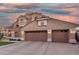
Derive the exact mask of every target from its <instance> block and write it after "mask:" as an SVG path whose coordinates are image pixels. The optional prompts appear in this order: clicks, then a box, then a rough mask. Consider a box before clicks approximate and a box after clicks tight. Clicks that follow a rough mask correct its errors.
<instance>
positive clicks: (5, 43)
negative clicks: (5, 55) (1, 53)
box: [0, 41, 14, 46]
mask: <svg viewBox="0 0 79 59" xmlns="http://www.w3.org/2000/svg"><path fill="white" fill-rule="evenodd" d="M12 43H14V42H5V41H0V46H2V45H7V44H12Z"/></svg>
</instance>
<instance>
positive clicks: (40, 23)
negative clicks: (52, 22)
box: [38, 20, 47, 26]
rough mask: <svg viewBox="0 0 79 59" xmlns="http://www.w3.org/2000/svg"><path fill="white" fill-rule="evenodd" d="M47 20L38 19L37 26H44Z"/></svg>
mask: <svg viewBox="0 0 79 59" xmlns="http://www.w3.org/2000/svg"><path fill="white" fill-rule="evenodd" d="M46 25H47V20H42V21H38V26H46Z"/></svg>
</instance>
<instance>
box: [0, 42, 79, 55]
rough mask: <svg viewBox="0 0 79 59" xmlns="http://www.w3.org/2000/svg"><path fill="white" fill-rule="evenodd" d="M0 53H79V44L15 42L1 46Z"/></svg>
mask: <svg viewBox="0 0 79 59" xmlns="http://www.w3.org/2000/svg"><path fill="white" fill-rule="evenodd" d="M0 55H79V44H68V43H50V42H31V41H28V42H16V43H14V44H9V45H6V46H1V47H0Z"/></svg>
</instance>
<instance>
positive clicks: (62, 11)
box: [41, 8, 70, 15]
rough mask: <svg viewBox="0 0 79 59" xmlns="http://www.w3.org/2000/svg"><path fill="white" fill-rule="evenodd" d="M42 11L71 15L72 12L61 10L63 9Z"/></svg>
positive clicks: (44, 10) (43, 10)
mask: <svg viewBox="0 0 79 59" xmlns="http://www.w3.org/2000/svg"><path fill="white" fill-rule="evenodd" d="M41 11H42V12H46V13H50V14H63V15H69V14H70V12H68V11H65V10H61V9H53V8H52V9H47V8H46V9H41Z"/></svg>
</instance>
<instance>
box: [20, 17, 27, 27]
mask: <svg viewBox="0 0 79 59" xmlns="http://www.w3.org/2000/svg"><path fill="white" fill-rule="evenodd" d="M26 23H27V20H26V19H25V18H20V19H19V26H24V25H25V24H26Z"/></svg>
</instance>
